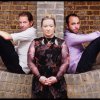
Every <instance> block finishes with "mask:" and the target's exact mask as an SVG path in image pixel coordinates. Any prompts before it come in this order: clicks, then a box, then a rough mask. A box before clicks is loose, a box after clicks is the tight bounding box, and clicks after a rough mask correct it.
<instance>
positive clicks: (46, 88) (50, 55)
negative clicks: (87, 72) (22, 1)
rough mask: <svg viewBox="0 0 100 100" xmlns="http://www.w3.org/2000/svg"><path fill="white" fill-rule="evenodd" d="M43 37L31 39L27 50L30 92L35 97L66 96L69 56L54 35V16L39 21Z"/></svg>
mask: <svg viewBox="0 0 100 100" xmlns="http://www.w3.org/2000/svg"><path fill="white" fill-rule="evenodd" d="M41 28H42V31H43V37H40V38H36V39H34V40H33V41H32V43H31V45H30V48H29V51H28V66H29V67H30V69H31V70H32V73H33V75H34V76H33V83H32V93H33V95H34V94H35V96H36V98H54V99H56V98H67V93H66V83H65V79H64V74H65V73H66V70H67V67H68V63H69V56H68V51H67V47H66V45H65V42H64V40H63V39H60V38H58V37H56V36H55V28H56V22H55V19H54V17H52V16H50V15H49V16H48V15H47V16H45V17H44V18H42V21H41Z"/></svg>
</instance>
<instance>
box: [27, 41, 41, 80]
mask: <svg viewBox="0 0 100 100" xmlns="http://www.w3.org/2000/svg"><path fill="white" fill-rule="evenodd" d="M34 43H35V42H34V40H33V41H32V43H31V44H30V47H29V50H28V66H29V68H30V69H31V70H32V73H33V74H34V75H35V76H36V77H37V78H38V79H39V78H40V73H39V71H38V68H37V67H36V65H35V64H34V63H33V62H32V61H33V59H34V54H35V48H34Z"/></svg>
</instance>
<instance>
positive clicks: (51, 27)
mask: <svg viewBox="0 0 100 100" xmlns="http://www.w3.org/2000/svg"><path fill="white" fill-rule="evenodd" d="M42 31H43V34H44V36H45V37H47V38H52V37H53V36H54V32H55V24H54V20H53V19H45V20H43V23H42Z"/></svg>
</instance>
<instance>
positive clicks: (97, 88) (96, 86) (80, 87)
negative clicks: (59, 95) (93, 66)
mask: <svg viewBox="0 0 100 100" xmlns="http://www.w3.org/2000/svg"><path fill="white" fill-rule="evenodd" d="M64 77H65V80H66V88H67V95H68V98H100V69H98V70H92V71H88V72H85V73H80V74H65V75H64Z"/></svg>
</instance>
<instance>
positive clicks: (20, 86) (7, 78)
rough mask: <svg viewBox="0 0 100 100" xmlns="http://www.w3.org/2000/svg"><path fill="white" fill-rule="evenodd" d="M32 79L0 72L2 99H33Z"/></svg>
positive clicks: (0, 95)
mask: <svg viewBox="0 0 100 100" xmlns="http://www.w3.org/2000/svg"><path fill="white" fill-rule="evenodd" d="M32 77H33V75H25V74H16V73H10V72H7V71H0V98H32V94H31V89H32Z"/></svg>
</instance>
